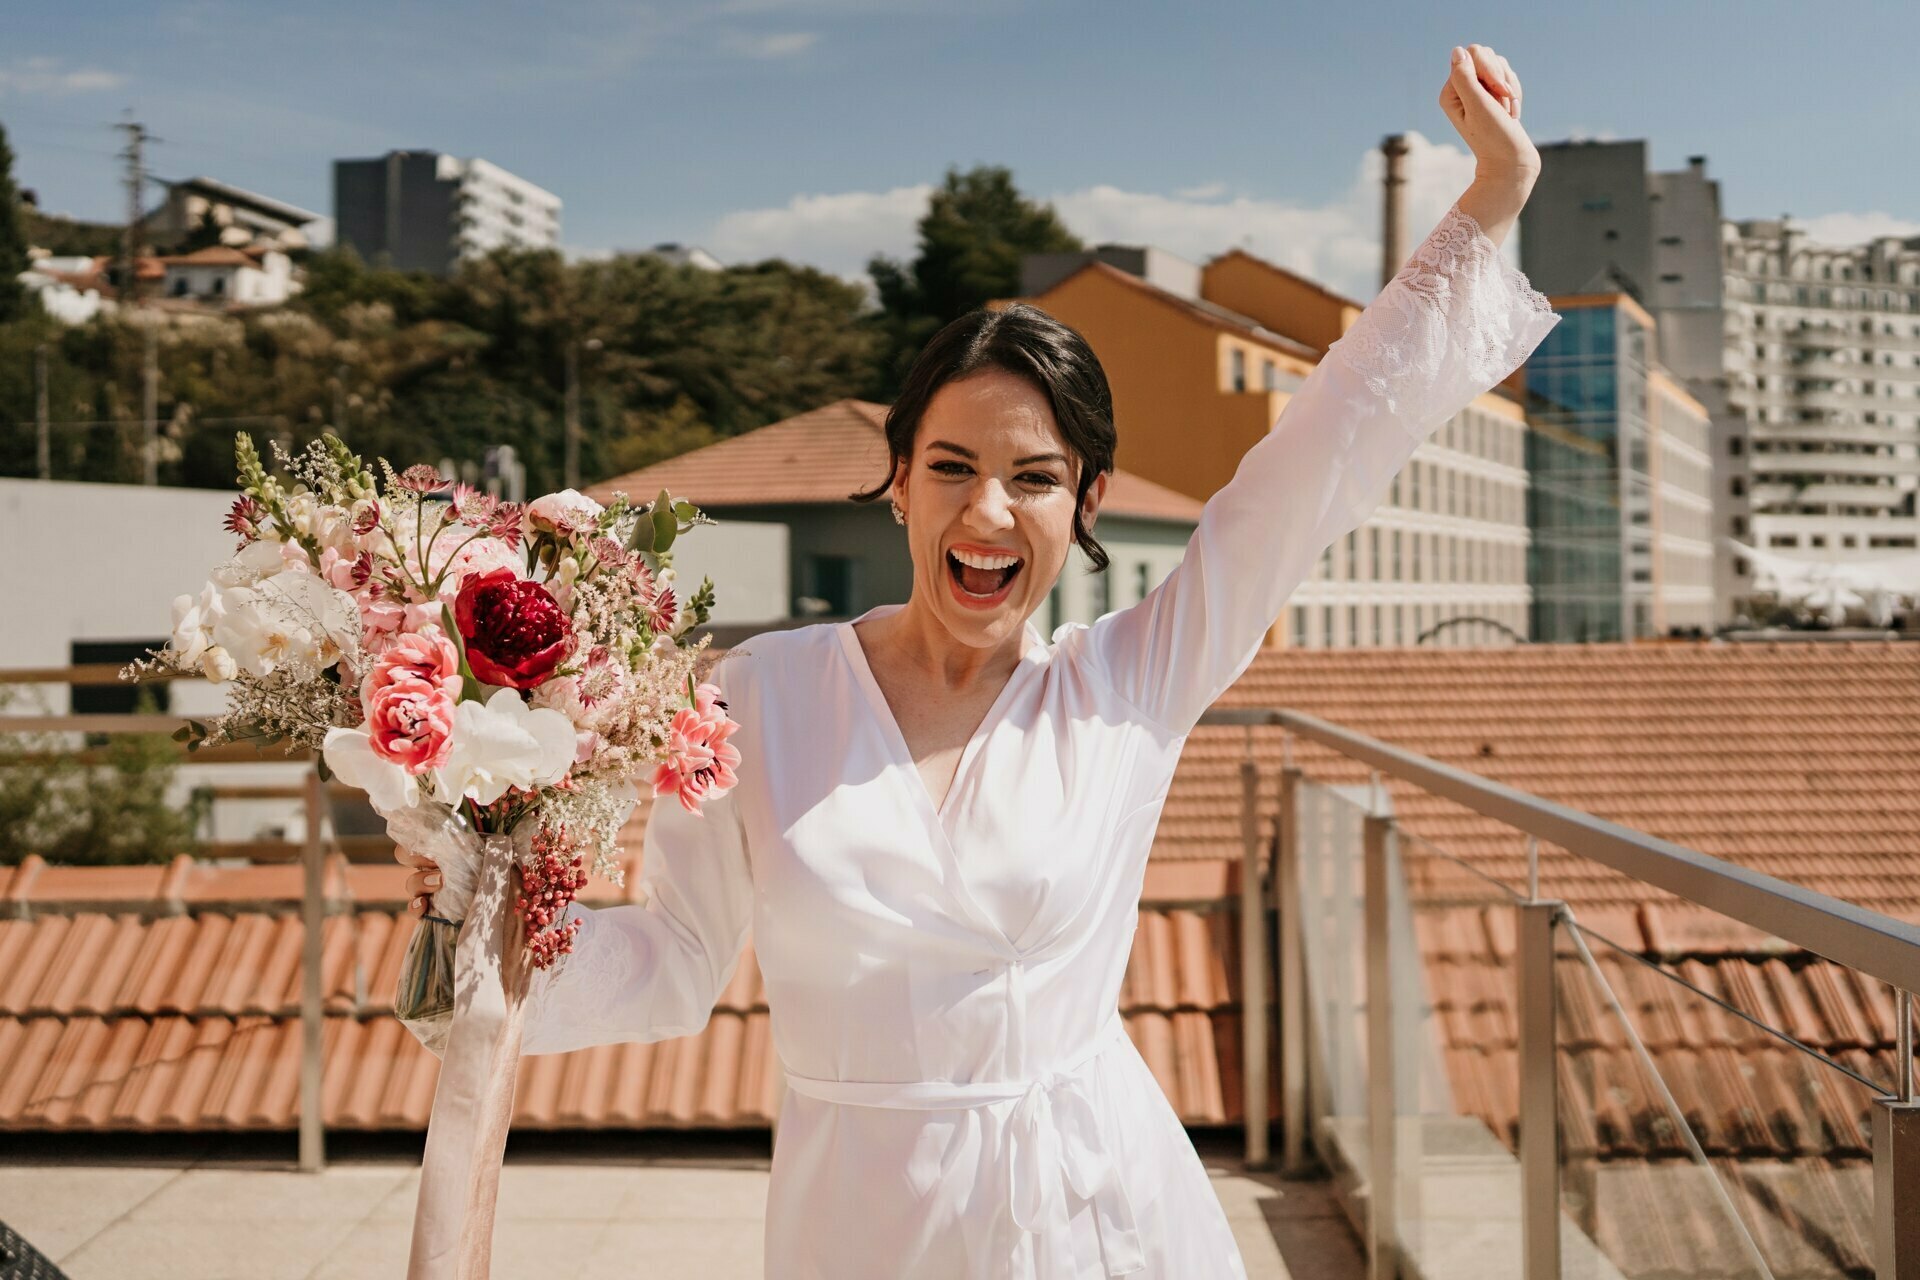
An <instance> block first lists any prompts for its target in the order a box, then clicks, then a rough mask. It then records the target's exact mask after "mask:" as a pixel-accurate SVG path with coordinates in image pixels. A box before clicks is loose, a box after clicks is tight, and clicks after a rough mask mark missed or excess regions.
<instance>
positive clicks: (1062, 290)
mask: <svg viewBox="0 0 1920 1280" xmlns="http://www.w3.org/2000/svg"><path fill="white" fill-rule="evenodd" d="M1028 301H1031V302H1033V303H1034V304H1035V305H1036V306H1039V307H1040V308H1042V309H1043V310H1045V311H1046V312H1047V313H1048V314H1049V315H1052V316H1054V317H1056V318H1057V319H1059V320H1061V321H1064V322H1065V323H1067V324H1069V325H1072V326H1073V327H1074V328H1075V329H1077V330H1079V331H1080V333H1081V335H1082V336H1083V337H1085V338H1086V340H1087V341H1088V342H1089V343H1090V344H1092V346H1093V349H1094V353H1095V354H1096V355H1098V356H1099V357H1100V363H1101V364H1102V365H1103V366H1104V367H1105V369H1106V372H1107V381H1108V383H1109V385H1111V387H1112V388H1113V411H1114V420H1115V422H1116V423H1117V424H1118V426H1119V429H1120V445H1119V449H1118V451H1117V452H1116V454H1115V458H1114V463H1115V465H1116V466H1118V467H1120V468H1121V469H1123V470H1126V471H1132V472H1135V473H1136V474H1139V475H1142V476H1146V477H1149V478H1150V479H1152V480H1153V481H1154V482H1155V483H1156V484H1162V485H1165V486H1166V487H1167V488H1169V489H1173V490H1175V491H1176V492H1179V493H1184V494H1187V495H1188V496H1190V497H1193V498H1197V499H1199V500H1200V501H1202V502H1204V501H1206V499H1208V498H1209V497H1211V496H1213V494H1214V492H1215V491H1216V490H1218V489H1219V488H1220V487H1221V486H1222V485H1224V484H1226V482H1227V481H1228V480H1229V479H1230V478H1232V476H1233V469H1234V467H1235V466H1237V465H1238V464H1239V461H1240V455H1241V454H1243V453H1245V452H1246V451H1247V450H1248V449H1249V448H1251V447H1252V446H1253V442H1254V441H1256V440H1258V439H1259V438H1260V437H1261V436H1263V435H1265V434H1266V433H1267V431H1268V430H1269V429H1270V428H1271V427H1272V426H1273V420H1274V419H1275V418H1277V417H1279V416H1280V410H1281V409H1282V408H1283V407H1284V406H1285V405H1286V402H1287V394H1288V392H1290V391H1291V390H1292V389H1293V388H1294V387H1297V386H1299V385H1300V380H1301V379H1302V378H1304V377H1306V375H1307V374H1309V373H1311V372H1312V371H1313V366H1314V363H1315V362H1316V361H1317V360H1318V359H1319V352H1317V351H1315V350H1314V349H1313V348H1311V347H1309V346H1307V345H1306V344H1304V343H1301V342H1296V341H1294V340H1292V339H1290V338H1285V337H1282V336H1281V335H1280V334H1278V333H1274V332H1272V331H1271V330H1268V329H1265V328H1262V327H1261V326H1260V325H1258V324H1256V323H1254V322H1253V321H1251V320H1249V319H1248V318H1247V317H1245V316H1242V315H1236V314H1235V313H1233V312H1231V311H1229V310H1227V309H1226V308H1224V307H1220V306H1216V305H1214V304H1213V303H1210V302H1206V301H1204V300H1202V299H1198V298H1187V297H1182V296H1181V295H1179V294H1177V293H1174V292H1172V291H1170V290H1167V289H1162V288H1160V287H1158V286H1156V285H1152V284H1149V283H1147V282H1146V281H1145V280H1142V279H1141V278H1140V277H1138V276H1135V275H1132V274H1130V273H1128V272H1126V271H1122V270H1120V269H1119V268H1117V267H1113V266H1110V265H1108V264H1107V263H1105V262H1099V261H1091V262H1088V263H1087V264H1086V265H1085V266H1083V267H1081V268H1080V269H1079V270H1077V271H1074V272H1073V273H1072V274H1071V275H1069V276H1067V277H1066V278H1065V279H1063V280H1061V281H1060V282H1059V283H1057V284H1055V285H1053V286H1052V287H1051V288H1049V289H1047V290H1046V291H1045V292H1044V293H1041V294H1040V295H1039V296H1037V297H1034V298H1031V299H1028Z"/></svg>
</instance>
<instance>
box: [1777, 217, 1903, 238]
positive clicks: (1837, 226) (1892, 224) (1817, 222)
mask: <svg viewBox="0 0 1920 1280" xmlns="http://www.w3.org/2000/svg"><path fill="white" fill-rule="evenodd" d="M1793 221H1794V222H1796V223H1798V224H1799V225H1800V226H1802V227H1804V228H1806V232H1807V239H1809V240H1811V241H1813V242H1814V243H1816V244H1831V245H1852V244H1861V243H1863V242H1865V241H1867V240H1873V239H1876V238H1878V237H1880V236H1899V237H1901V238H1902V239H1905V238H1906V237H1908V236H1920V222H1915V221H1913V220H1912V219H1910V218H1896V217H1894V216H1893V215H1892V214H1890V213H1878V212H1875V213H1823V214H1821V215H1820V216H1819V217H1817V218H1795V219H1793Z"/></svg>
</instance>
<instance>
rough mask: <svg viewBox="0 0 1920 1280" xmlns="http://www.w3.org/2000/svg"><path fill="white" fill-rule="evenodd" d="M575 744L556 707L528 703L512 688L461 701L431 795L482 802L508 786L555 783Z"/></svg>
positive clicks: (453, 802)
mask: <svg viewBox="0 0 1920 1280" xmlns="http://www.w3.org/2000/svg"><path fill="white" fill-rule="evenodd" d="M577 745H578V740H577V739H576V737H575V734H574V727H573V723H572V721H570V720H568V719H567V718H566V717H565V716H564V715H562V714H560V713H559V712H558V711H551V710H548V709H546V708H544V707H529V706H528V705H527V704H526V703H524V702H522V701H521V700H520V694H519V692H518V691H517V690H514V689H499V690H496V691H495V692H494V694H493V696H492V697H491V698H489V699H487V700H486V701H485V702H463V703H461V704H460V706H459V708H458V709H457V710H456V711H455V712H454V728H453V751H452V753H451V754H450V755H449V756H448V757H447V762H446V763H445V764H444V765H442V766H441V767H440V768H439V769H438V770H437V771H435V774H434V779H435V788H434V798H435V799H437V800H439V801H440V802H441V803H442V804H449V805H457V804H459V803H460V800H461V798H462V797H463V796H471V797H472V798H473V799H474V800H475V801H477V802H478V803H480V804H483V805H487V804H492V803H493V802H494V801H495V800H498V799H499V798H500V797H501V796H503V795H505V794H506V793H507V789H508V788H509V787H520V788H523V789H529V790H530V789H532V788H534V787H540V786H546V785H549V784H551V783H555V782H558V781H560V780H561V779H562V778H564V777H566V776H567V770H568V769H569V768H571V767H572V765H573V757H574V751H575V748H576V747H577Z"/></svg>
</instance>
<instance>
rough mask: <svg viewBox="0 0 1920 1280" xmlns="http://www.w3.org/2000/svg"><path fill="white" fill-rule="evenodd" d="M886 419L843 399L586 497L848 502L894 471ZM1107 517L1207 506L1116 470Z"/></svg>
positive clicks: (1184, 513)
mask: <svg viewBox="0 0 1920 1280" xmlns="http://www.w3.org/2000/svg"><path fill="white" fill-rule="evenodd" d="M886 416H887V406H885V405H883V404H875V403H873V402H872V401H870V400H836V401H834V402H833V403H832V404H829V405H824V406H822V407H821V408H818V409H813V410H810V411H808V412H806V413H802V414H798V415H796V416H795V417H791V418H785V419H782V420H781V421H779V422H775V423H770V424H769V425H767V426H764V427H760V428H757V429H756V430H753V431H747V432H743V433H742V434H740V435H737V436H732V437H729V438H728V439H725V440H721V441H718V442H716V443H714V444H710V445H706V446H704V447H702V448H699V449H694V450H692V451H690V452H688V453H683V454H681V455H680V456H678V457H675V458H668V459H666V460H665V461H663V462H657V463H655V464H654V465H652V466H650V467H644V468H642V469H641V470H639V471H634V472H629V473H628V474H626V475H622V476H616V477H614V478H613V479H611V480H605V481H602V482H601V483H599V484H596V485H594V486H592V487H591V488H589V489H588V490H587V493H588V495H589V496H590V497H593V498H595V499H597V500H599V501H602V502H605V501H607V500H608V499H609V498H611V497H612V495H613V494H615V493H616V492H619V493H625V494H627V495H628V496H629V497H631V498H634V499H635V500H637V501H646V500H650V499H651V498H652V497H653V496H654V494H656V493H658V492H659V491H660V490H661V489H667V490H670V491H671V492H672V493H673V494H674V495H675V496H684V497H686V498H688V499H689V500H691V501H692V502H694V503H695V504H697V505H699V506H701V507H755V506H767V505H772V504H776V503H782V504H784V503H798V504H813V503H841V502H846V501H848V498H847V495H848V494H850V493H854V492H857V491H860V490H864V489H869V488H871V487H873V485H874V484H876V483H878V482H879V481H880V480H881V479H882V478H883V477H884V476H885V475H886V473H887V442H886V436H885V435H884V433H883V428H884V427H885V424H886ZM1101 511H1102V512H1103V513H1106V514H1111V515H1117V516H1134V517H1137V518H1142V519H1150V520H1174V521H1185V522H1189V523H1190V522H1193V521H1197V520H1198V519H1199V518H1200V503H1198V502H1196V501H1195V500H1194V499H1192V498H1190V497H1188V496H1187V495H1186V494H1183V493H1176V492H1174V491H1173V490H1172V489H1168V488H1166V487H1165V486H1163V485H1158V484H1155V483H1154V482H1153V481H1151V480H1148V479H1147V478H1146V477H1144V476H1138V475H1134V474H1133V473H1132V472H1130V471H1120V470H1116V471H1115V472H1114V473H1113V477H1112V478H1111V479H1110V480H1109V481H1108V482H1107V496H1106V500H1105V501H1104V502H1103V503H1102V505H1101Z"/></svg>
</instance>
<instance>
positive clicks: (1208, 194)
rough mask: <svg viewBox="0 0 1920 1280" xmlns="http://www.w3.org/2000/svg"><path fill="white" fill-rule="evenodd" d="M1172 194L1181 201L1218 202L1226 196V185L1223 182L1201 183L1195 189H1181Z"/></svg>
mask: <svg viewBox="0 0 1920 1280" xmlns="http://www.w3.org/2000/svg"><path fill="white" fill-rule="evenodd" d="M1173 194H1175V195H1177V196H1179V197H1180V198H1181V199H1182V200H1218V199H1219V198H1220V197H1221V196H1223V195H1225V194H1227V184H1226V183H1224V182H1203V183H1201V184H1200V185H1199V186H1197V187H1182V188H1180V190H1178V191H1176V192H1174V193H1173Z"/></svg>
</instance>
